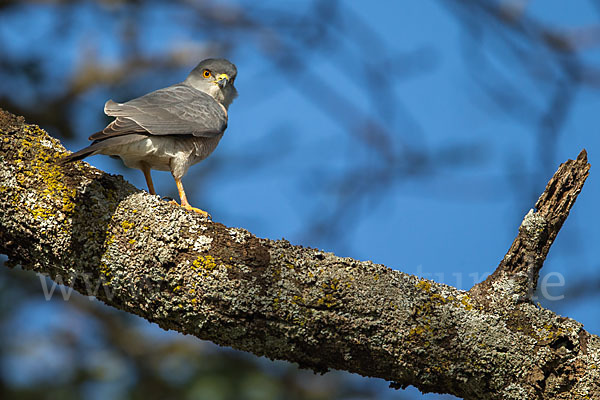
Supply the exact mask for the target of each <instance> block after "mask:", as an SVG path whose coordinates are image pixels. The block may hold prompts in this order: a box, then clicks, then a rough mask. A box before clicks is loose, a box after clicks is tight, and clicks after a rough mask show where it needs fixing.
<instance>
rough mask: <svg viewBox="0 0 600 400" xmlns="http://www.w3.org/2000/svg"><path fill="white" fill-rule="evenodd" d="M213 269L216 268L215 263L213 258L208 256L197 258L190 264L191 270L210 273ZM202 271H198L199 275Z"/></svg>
mask: <svg viewBox="0 0 600 400" xmlns="http://www.w3.org/2000/svg"><path fill="white" fill-rule="evenodd" d="M215 268H217V262H216V260H215V258H214V257H213V256H210V255H209V256H198V257H197V258H196V259H195V260H194V261H193V262H192V269H193V270H197V269H202V270H203V271H205V272H208V273H210V272H212V271H213V270H214V269H215ZM203 271H200V272H199V273H200V274H202V272H203Z"/></svg>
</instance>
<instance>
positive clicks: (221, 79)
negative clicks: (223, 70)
mask: <svg viewBox="0 0 600 400" xmlns="http://www.w3.org/2000/svg"><path fill="white" fill-rule="evenodd" d="M227 82H229V75H227V74H221V75H219V76H217V81H216V84H217V85H219V87H220V88H221V89H223V88H224V87H225V85H227Z"/></svg>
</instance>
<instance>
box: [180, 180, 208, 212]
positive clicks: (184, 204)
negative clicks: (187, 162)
mask: <svg viewBox="0 0 600 400" xmlns="http://www.w3.org/2000/svg"><path fill="white" fill-rule="evenodd" d="M175 183H176V184H177V191H178V192H179V198H180V199H181V207H183V208H185V209H186V210H189V211H194V212H197V213H198V214H201V215H203V216H205V217H207V218H210V214H209V213H207V212H206V211H204V210H201V209H199V208H195V207H192V206H191V205H190V203H188V201H187V197H186V195H185V191H184V190H183V183H181V179H178V178H175ZM173 203H175V204H177V202H175V201H173Z"/></svg>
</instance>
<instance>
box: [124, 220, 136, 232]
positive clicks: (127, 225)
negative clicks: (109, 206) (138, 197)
mask: <svg viewBox="0 0 600 400" xmlns="http://www.w3.org/2000/svg"><path fill="white" fill-rule="evenodd" d="M134 225H135V224H134V223H133V222H129V221H123V222H121V228H123V231H125V232H127V231H128V230H130V229H131V228H133V226H134Z"/></svg>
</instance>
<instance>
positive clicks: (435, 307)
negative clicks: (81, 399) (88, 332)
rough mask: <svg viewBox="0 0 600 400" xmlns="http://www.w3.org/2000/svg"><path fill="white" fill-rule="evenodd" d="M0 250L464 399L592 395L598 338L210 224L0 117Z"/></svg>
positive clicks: (527, 312)
mask: <svg viewBox="0 0 600 400" xmlns="http://www.w3.org/2000/svg"><path fill="white" fill-rule="evenodd" d="M0 130H1V132H2V140H1V141H0V161H1V162H2V167H1V169H0V224H1V230H0V251H1V252H2V253H5V254H7V255H8V257H9V264H10V265H15V264H20V265H21V266H22V267H23V268H25V269H29V270H34V271H39V272H42V273H45V274H48V275H49V276H51V277H52V278H53V279H54V280H55V281H57V282H61V283H65V284H69V285H73V286H74V287H75V288H76V289H77V290H78V291H80V292H81V293H83V294H87V295H94V296H96V297H97V298H99V299H101V300H102V301H104V302H105V303H107V304H109V305H112V306H114V307H116V308H119V309H122V310H125V311H128V312H131V313H135V314H137V315H140V316H142V317H143V318H146V319H147V320H148V321H151V322H155V323H157V324H158V325H160V326H161V327H162V328H164V329H174V330H178V331H180V332H183V333H187V334H192V335H195V336H197V337H199V338H202V339H207V340H211V341H213V342H215V343H218V344H221V345H225V346H231V347H234V348H237V349H241V350H246V351H249V352H252V353H254V354H257V355H265V356H267V357H269V358H273V359H283V360H288V361H292V362H297V363H298V364H300V366H302V367H308V368H312V369H314V370H316V371H326V370H327V369H329V368H336V369H343V370H347V371H351V372H356V373H359V374H361V375H365V376H375V377H380V378H383V379H387V380H389V381H391V382H395V383H394V384H393V385H394V386H401V387H404V386H407V385H414V386H416V387H418V388H419V389H421V390H422V391H434V392H443V393H452V394H454V395H457V396H461V397H464V398H469V399H500V398H502V399H524V398H545V399H567V398H578V397H581V396H589V398H598V397H600V388H599V384H598V382H600V374H599V369H598V366H599V365H600V340H599V338H598V337H597V336H593V335H590V334H588V333H587V332H586V331H584V330H583V328H582V325H581V324H580V323H578V322H576V321H573V320H570V319H568V318H562V317H559V316H557V315H555V314H554V313H552V312H550V311H548V310H543V309H540V308H538V307H536V306H534V305H532V304H530V303H529V302H510V303H509V304H508V305H507V306H506V307H502V308H495V307H493V306H490V304H489V303H486V302H485V301H483V300H481V299H475V298H472V297H471V296H470V295H469V293H467V292H464V291H460V290H457V289H455V288H452V287H449V286H446V285H442V284H438V283H435V282H432V281H428V280H424V279H419V278H417V277H414V276H410V275H407V274H404V273H402V272H398V271H393V270H391V269H389V268H386V267H385V266H382V265H376V264H373V263H371V262H368V261H367V262H363V261H357V260H353V259H350V258H341V257H336V256H335V255H333V254H331V253H324V252H321V251H318V250H315V249H309V248H303V247H301V246H292V245H290V244H289V243H288V242H287V241H285V240H278V241H273V240H268V239H259V238H256V237H254V236H253V235H252V234H250V233H249V232H247V231H245V230H243V229H237V228H228V227H225V226H223V225H221V224H219V223H211V222H208V221H206V220H204V219H202V218H200V217H198V216H197V215H196V214H194V213H190V212H187V211H185V210H183V209H181V208H179V207H176V206H173V205H170V204H168V203H166V202H163V201H161V200H160V199H159V198H158V197H156V196H151V195H148V194H146V193H144V192H141V191H139V190H137V189H135V188H134V187H132V186H131V185H130V184H128V183H127V182H125V181H124V180H123V179H122V178H121V177H115V176H111V175H108V174H105V173H103V172H101V171H99V170H97V169H95V168H93V167H91V166H89V165H88V164H86V163H83V162H79V163H76V164H74V165H71V166H58V165H56V164H55V163H54V161H55V160H56V159H58V158H59V157H62V156H63V152H64V149H63V147H62V146H61V145H60V144H59V142H58V141H57V140H55V139H53V138H51V137H49V136H48V135H47V134H46V133H45V132H44V131H42V130H41V129H39V128H38V127H37V126H35V125H26V124H24V123H23V121H22V120H19V119H17V118H15V117H13V116H11V115H10V114H6V113H2V112H0Z"/></svg>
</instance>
